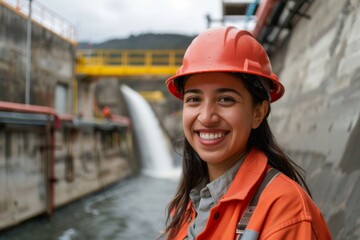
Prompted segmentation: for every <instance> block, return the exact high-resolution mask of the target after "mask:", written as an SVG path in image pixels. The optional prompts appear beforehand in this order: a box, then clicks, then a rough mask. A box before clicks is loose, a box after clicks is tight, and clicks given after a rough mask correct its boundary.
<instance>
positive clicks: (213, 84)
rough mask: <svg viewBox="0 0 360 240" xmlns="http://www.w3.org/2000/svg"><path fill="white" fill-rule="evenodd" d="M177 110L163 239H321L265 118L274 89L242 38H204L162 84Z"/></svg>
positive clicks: (277, 93)
mask: <svg viewBox="0 0 360 240" xmlns="http://www.w3.org/2000/svg"><path fill="white" fill-rule="evenodd" d="M166 84H167V87H168V89H169V91H170V93H171V94H173V95H174V96H175V97H177V98H179V99H181V100H182V101H183V128H184V134H185V140H184V146H185V147H184V157H183V170H182V171H183V172H182V178H181V181H180V185H179V187H178V191H177V193H176V195H175V197H174V199H173V200H172V202H171V203H170V205H169V209H168V210H169V215H168V221H167V228H166V229H165V233H164V235H163V237H166V238H167V239H188V240H190V239H197V240H209V239H210V240H211V239H213V240H225V239H227V240H228V239H247V240H255V239H287V240H290V239H291V240H293V239H331V236H330V234H329V231H328V228H327V226H326V223H325V221H324V219H323V217H322V215H321V213H320V211H319V210H318V208H317V207H316V206H315V204H314V203H313V201H312V199H311V198H310V196H309V194H308V193H307V192H308V188H307V185H306V183H305V181H304V179H303V177H302V175H301V174H300V172H301V171H302V169H301V168H300V167H298V166H297V165H296V164H295V163H293V162H292V160H291V159H290V158H289V157H288V156H287V155H286V154H285V153H284V152H283V151H282V149H281V148H280V147H279V146H278V144H277V143H276V141H275V139H274V137H273V135H272V132H271V130H270V127H269V125H268V122H267V117H268V115H269V113H270V103H271V102H274V101H276V100H278V99H279V98H281V96H282V95H283V93H284V87H283V86H282V84H281V83H280V82H279V80H278V77H277V76H276V75H275V74H274V73H273V72H272V69H271V64H270V61H269V58H268V56H267V54H266V52H265V50H264V48H263V47H262V46H261V45H260V43H258V42H257V41H256V40H255V39H254V38H253V36H252V35H251V34H250V33H249V32H247V31H240V30H238V29H236V28H234V27H220V28H214V29H210V30H208V31H206V32H204V33H202V34H200V35H199V36H198V37H197V38H195V39H194V40H193V42H192V43H191V44H190V46H189V47H188V49H187V51H186V53H185V55H184V59H183V64H182V66H181V67H180V68H179V70H178V72H177V74H176V75H175V76H173V77H170V78H169V79H168V80H167V81H166Z"/></svg>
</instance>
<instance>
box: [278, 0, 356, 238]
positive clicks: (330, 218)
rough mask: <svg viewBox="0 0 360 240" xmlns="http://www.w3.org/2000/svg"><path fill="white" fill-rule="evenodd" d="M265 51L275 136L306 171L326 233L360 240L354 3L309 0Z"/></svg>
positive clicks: (336, 236) (350, 0) (346, 0)
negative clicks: (274, 83) (276, 97)
mask: <svg viewBox="0 0 360 240" xmlns="http://www.w3.org/2000/svg"><path fill="white" fill-rule="evenodd" d="M307 14H309V15H310V16H311V19H310V20H307V19H301V20H300V21H299V22H298V24H297V25H296V26H295V28H294V29H293V31H292V34H291V36H290V38H289V39H288V42H286V43H284V44H282V47H280V48H279V49H278V50H277V51H276V52H274V53H273V54H272V56H271V58H272V60H273V62H274V68H275V69H276V70H279V72H278V73H280V74H279V75H280V79H281V81H282V83H283V84H284V85H285V88H286V92H285V96H284V98H283V99H281V100H280V101H279V102H278V103H274V104H273V113H272V116H271V122H272V123H271V124H272V126H273V129H274V130H275V131H274V132H275V135H276V136H277V139H278V141H279V142H280V143H282V145H283V146H284V147H285V148H286V150H287V151H289V153H290V154H291V155H292V156H293V158H294V160H295V161H296V162H298V163H299V164H300V165H301V166H303V167H304V168H305V169H306V171H307V181H308V183H309V184H310V187H311V189H312V193H313V196H314V199H315V201H316V202H317V204H318V206H319V207H320V208H321V210H322V212H323V214H324V216H325V218H326V220H327V222H328V224H329V227H330V230H331V232H332V234H333V237H334V239H360V204H359V202H360V148H359V146H360V145H359V142H360V121H359V115H360V27H359V26H360V1H359V0H341V1H338V0H317V1H314V2H313V3H312V5H311V7H310V8H309V10H308V12H307Z"/></svg>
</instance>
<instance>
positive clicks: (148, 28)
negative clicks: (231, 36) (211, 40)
mask: <svg viewBox="0 0 360 240" xmlns="http://www.w3.org/2000/svg"><path fill="white" fill-rule="evenodd" d="M37 1H38V2H40V3H41V4H43V5H45V6H46V7H48V8H50V9H51V10H53V11H54V12H56V13H57V14H59V15H60V16H62V17H64V18H65V19H66V20H68V21H70V22H71V23H73V25H74V26H75V28H76V31H77V39H78V41H90V42H93V43H96V42H102V41H105V40H108V39H111V38H126V37H128V36H129V35H130V34H134V35H138V34H141V33H149V32H151V33H180V34H187V35H194V34H197V33H199V32H201V31H203V30H205V29H206V25H207V21H206V14H210V16H211V17H212V18H214V19H215V18H217V19H218V18H220V16H221V14H222V9H221V0H87V1H85V0H37Z"/></svg>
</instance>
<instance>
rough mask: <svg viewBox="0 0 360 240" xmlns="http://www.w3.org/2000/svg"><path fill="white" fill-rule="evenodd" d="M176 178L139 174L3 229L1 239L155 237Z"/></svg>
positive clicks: (163, 221)
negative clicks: (49, 216) (159, 177)
mask: <svg viewBox="0 0 360 240" xmlns="http://www.w3.org/2000/svg"><path fill="white" fill-rule="evenodd" d="M176 186H177V181H176V180H169V179H155V178H149V177H145V176H138V177H133V178H129V179H125V180H123V181H122V182H120V183H118V184H116V185H114V186H112V187H110V188H108V189H106V190H104V191H102V192H101V193H97V194H94V195H92V196H89V197H86V198H83V199H80V200H79V201H77V202H75V203H72V204H70V205H67V206H65V207H62V208H60V209H58V210H57V211H56V213H55V214H54V215H53V217H52V218H51V219H48V218H46V217H37V218H35V219H32V220H29V221H27V222H24V223H22V224H20V225H18V226H16V227H13V228H11V229H8V230H6V231H3V232H0V240H5V239H6V240H85V239H86V240H92V239H94V240H95V239H96V240H98V239H121V240H127V239H129V240H130V239H131V240H134V239H156V238H157V237H159V236H160V231H161V230H162V229H163V228H164V225H165V209H166V206H167V204H168V203H169V201H170V200H171V198H172V196H173V195H174V193H175V190H176Z"/></svg>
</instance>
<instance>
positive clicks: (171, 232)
mask: <svg viewBox="0 0 360 240" xmlns="http://www.w3.org/2000/svg"><path fill="white" fill-rule="evenodd" d="M234 74H235V75H236V76H237V77H238V78H239V79H240V80H242V81H243V83H244V85H245V87H246V89H247V90H248V91H249V92H250V94H251V97H252V100H253V103H254V105H257V104H261V103H262V102H263V101H269V100H270V99H269V94H268V91H267V90H266V89H267V88H271V83H270V82H269V81H268V80H266V79H264V78H261V77H259V76H256V75H249V74H242V73H234ZM185 81H186V79H185V78H183V79H180V80H179V79H178V80H177V81H176V87H177V89H178V91H180V92H183V90H184V84H185ZM264 83H269V86H264ZM269 114H270V104H269V110H268V113H267V115H266V117H265V118H264V119H263V121H262V123H261V124H260V126H259V127H258V128H256V129H253V130H252V131H251V133H250V137H249V139H248V146H247V147H248V149H251V148H253V147H255V148H257V149H259V150H261V151H263V152H264V153H265V155H266V156H267V157H268V164H269V165H270V166H271V167H273V168H276V169H278V170H279V171H281V172H282V173H284V174H285V175H286V176H288V177H289V178H291V179H293V180H294V181H295V182H297V183H298V184H300V185H301V186H302V187H303V188H304V189H305V190H306V191H307V192H308V193H309V195H310V190H309V188H308V186H307V185H306V182H305V180H304V177H303V175H304V174H305V171H304V170H303V169H302V168H301V167H299V166H298V165H297V164H295V163H294V162H293V161H292V160H291V159H290V158H289V156H288V155H287V154H286V153H285V152H284V151H283V150H282V149H281V147H280V146H279V145H278V144H277V142H276V141H275V138H274V136H273V134H272V132H271V129H270V126H269V124H268V121H267V117H268V116H269ZM182 165H183V166H182V167H183V169H182V177H181V180H180V184H179V186H178V189H177V193H176V195H175V197H174V199H173V200H172V201H171V203H170V204H169V206H168V215H167V220H166V222H167V227H166V229H165V232H164V234H163V235H162V236H167V237H168V238H169V239H172V238H174V237H175V236H176V234H177V233H178V232H179V230H180V227H181V226H182V224H183V222H184V221H186V219H187V218H188V217H189V214H190V210H189V209H188V205H189V202H190V198H189V194H190V190H191V189H193V188H194V187H195V186H197V185H198V184H199V183H200V182H201V181H202V179H204V178H205V177H207V174H208V172H207V167H206V162H204V161H203V160H202V159H201V158H200V157H199V155H198V154H197V153H196V152H195V150H194V149H193V148H192V147H191V145H190V144H189V142H188V141H187V140H186V138H185V139H184V156H183V163H182Z"/></svg>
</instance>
